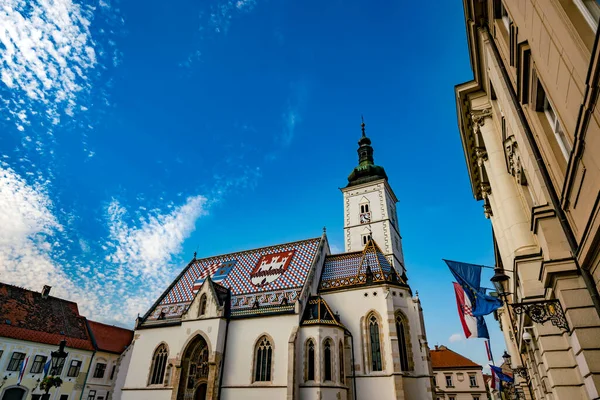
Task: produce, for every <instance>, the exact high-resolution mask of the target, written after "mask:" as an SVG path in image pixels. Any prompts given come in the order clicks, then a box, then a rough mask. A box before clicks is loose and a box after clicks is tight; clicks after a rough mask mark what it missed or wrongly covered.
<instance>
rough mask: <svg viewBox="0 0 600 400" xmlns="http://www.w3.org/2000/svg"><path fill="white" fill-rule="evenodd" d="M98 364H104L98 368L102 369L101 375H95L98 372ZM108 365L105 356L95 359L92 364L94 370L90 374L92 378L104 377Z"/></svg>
mask: <svg viewBox="0 0 600 400" xmlns="http://www.w3.org/2000/svg"><path fill="white" fill-rule="evenodd" d="M99 365H104V368H103V369H102V368H100V370H102V376H96V375H97V374H99V371H100V370H99V369H98V366H99ZM107 367H108V360H107V359H106V358H102V357H100V358H98V359H97V360H96V363H95V364H94V372H93V374H92V378H94V379H104V377H105V376H106V369H107Z"/></svg>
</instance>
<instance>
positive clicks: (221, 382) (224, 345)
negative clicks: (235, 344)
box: [217, 290, 231, 399]
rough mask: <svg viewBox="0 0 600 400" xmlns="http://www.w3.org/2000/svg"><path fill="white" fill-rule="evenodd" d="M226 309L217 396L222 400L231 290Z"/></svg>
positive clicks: (228, 293)
mask: <svg viewBox="0 0 600 400" xmlns="http://www.w3.org/2000/svg"><path fill="white" fill-rule="evenodd" d="M226 302H227V303H226V306H225V307H226V309H225V317H226V318H227V320H226V322H225V344H223V360H222V361H221V373H220V375H219V390H218V394H217V399H220V398H221V388H222V387H223V372H224V371H225V354H226V352H227V334H228V333H229V321H230V320H231V307H230V305H231V290H228V291H227V300H226Z"/></svg>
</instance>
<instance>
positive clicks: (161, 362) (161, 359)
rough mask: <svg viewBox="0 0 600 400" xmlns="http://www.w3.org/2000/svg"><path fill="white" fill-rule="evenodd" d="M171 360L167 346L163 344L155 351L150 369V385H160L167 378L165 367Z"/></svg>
mask: <svg viewBox="0 0 600 400" xmlns="http://www.w3.org/2000/svg"><path fill="white" fill-rule="evenodd" d="M167 358H169V351H168V350H167V346H166V345H165V344H164V343H163V344H161V345H160V346H158V347H157V348H156V350H154V355H153V356H152V368H150V379H149V385H160V384H162V383H163V378H164V376H165V367H166V365H167Z"/></svg>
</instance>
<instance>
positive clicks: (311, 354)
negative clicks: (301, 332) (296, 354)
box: [306, 339, 315, 381]
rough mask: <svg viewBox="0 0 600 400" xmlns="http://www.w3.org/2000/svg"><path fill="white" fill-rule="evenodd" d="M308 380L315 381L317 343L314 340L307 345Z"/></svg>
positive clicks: (310, 340)
mask: <svg viewBox="0 0 600 400" xmlns="http://www.w3.org/2000/svg"><path fill="white" fill-rule="evenodd" d="M306 380H307V381H314V380H315V341H314V340H312V339H309V340H308V342H307V343H306Z"/></svg>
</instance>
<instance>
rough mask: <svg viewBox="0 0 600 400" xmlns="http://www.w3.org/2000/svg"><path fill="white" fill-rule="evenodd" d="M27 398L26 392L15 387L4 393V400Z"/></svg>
mask: <svg viewBox="0 0 600 400" xmlns="http://www.w3.org/2000/svg"><path fill="white" fill-rule="evenodd" d="M24 398H25V390H24V389H21V388H18V387H15V388H10V389H8V390H7V391H6V392H4V396H2V400H23V399H24Z"/></svg>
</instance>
